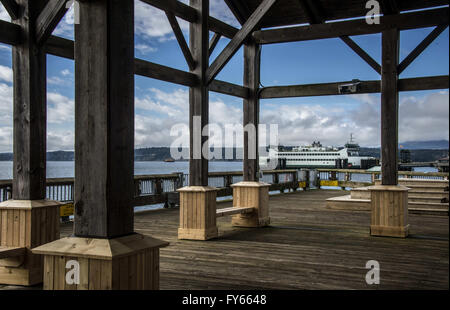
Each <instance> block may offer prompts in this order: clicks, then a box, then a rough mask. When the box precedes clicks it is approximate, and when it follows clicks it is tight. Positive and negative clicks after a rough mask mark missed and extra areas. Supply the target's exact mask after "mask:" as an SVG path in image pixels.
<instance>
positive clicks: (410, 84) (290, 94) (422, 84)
mask: <svg viewBox="0 0 450 310" xmlns="http://www.w3.org/2000/svg"><path fill="white" fill-rule="evenodd" d="M349 83H353V81H345V82H337V83H320V84H305V85H290V86H272V87H264V88H262V89H261V91H260V99H275V98H294V97H315V96H336V95H352V94H342V93H340V92H339V86H340V85H343V84H349ZM448 83H449V76H448V75H443V76H431V77H420V78H408V79H400V80H399V81H398V89H399V91H419V90H434V89H448V87H449V86H448V85H449V84H448ZM380 92H381V81H360V87H359V90H358V91H357V92H356V93H353V94H371V93H380Z"/></svg>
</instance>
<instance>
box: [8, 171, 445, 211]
mask: <svg viewBox="0 0 450 310" xmlns="http://www.w3.org/2000/svg"><path fill="white" fill-rule="evenodd" d="M380 176H381V173H380V172H369V171H366V170H356V169H349V170H345V169H317V170H270V171H263V172H262V177H261V181H262V182H266V183H269V184H270V188H269V191H270V192H274V191H280V192H285V191H296V190H297V189H298V188H303V189H308V188H320V187H323V186H333V187H341V188H343V189H345V188H354V187H362V186H369V185H371V184H374V183H375V180H376V179H379V178H380ZM448 176H449V174H448V173H441V172H428V173H426V172H409V171H399V177H401V178H421V179H448ZM188 180H189V176H188V175H187V174H183V173H172V174H154V175H139V176H135V178H134V185H135V203H134V205H135V206H137V207H138V206H146V205H154V204H164V205H165V206H166V207H168V206H172V205H174V204H177V203H178V200H179V195H178V193H177V192H176V190H177V189H178V188H181V187H183V186H187V185H189V184H188V183H189V181H188ZM240 181H242V172H240V171H233V172H210V173H209V185H210V186H214V187H217V188H218V189H219V190H218V192H217V196H218V197H227V196H231V195H232V193H233V190H232V188H231V185H232V184H235V183H238V182H240ZM11 194H12V181H11V180H0V202H1V201H5V200H8V199H11V196H12V195H11ZM47 199H51V200H57V201H61V202H67V203H68V204H70V203H72V202H73V199H74V179H73V178H61V179H47ZM68 212H69V213H70V210H69V211H68ZM62 214H63V213H62Z"/></svg>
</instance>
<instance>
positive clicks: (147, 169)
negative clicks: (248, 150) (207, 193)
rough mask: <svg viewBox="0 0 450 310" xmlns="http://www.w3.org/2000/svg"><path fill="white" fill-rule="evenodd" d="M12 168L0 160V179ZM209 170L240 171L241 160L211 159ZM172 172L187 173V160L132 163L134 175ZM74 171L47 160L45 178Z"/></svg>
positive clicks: (66, 164) (63, 163)
mask: <svg viewBox="0 0 450 310" xmlns="http://www.w3.org/2000/svg"><path fill="white" fill-rule="evenodd" d="M12 168H13V165H12V162H11V161H0V180H9V179H12V175H13V170H12ZM209 171H211V172H216V171H219V172H221V171H242V162H222V161H220V162H219V161H213V162H210V163H209ZM173 172H183V173H186V174H187V173H189V162H187V161H179V162H173V163H166V162H163V161H140V162H135V164H134V174H135V175H145V174H168V173H173ZM74 173H75V172H74V162H73V161H49V162H47V178H71V177H73V176H74Z"/></svg>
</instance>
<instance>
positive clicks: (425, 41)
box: [398, 24, 448, 74]
mask: <svg viewBox="0 0 450 310" xmlns="http://www.w3.org/2000/svg"><path fill="white" fill-rule="evenodd" d="M447 27H448V24H447V25H445V24H443V25H438V26H436V27H435V28H434V29H433V31H431V33H430V34H429V35H428V36H426V38H425V39H423V40H422V42H420V43H419V44H418V45H417V47H416V48H414V50H412V51H411V53H409V55H408V56H406V58H405V59H404V60H403V61H402V62H401V63H400V64H399V65H398V74H401V73H402V72H403V71H404V70H405V69H406V68H408V66H409V65H410V64H411V63H412V62H414V60H415V59H416V58H417V57H419V56H420V55H421V54H422V53H423V52H424V51H425V50H426V49H427V47H428V46H430V44H431V43H433V41H434V40H435V39H437V37H439V35H440V34H441V33H442V32H444V30H445V29H447Z"/></svg>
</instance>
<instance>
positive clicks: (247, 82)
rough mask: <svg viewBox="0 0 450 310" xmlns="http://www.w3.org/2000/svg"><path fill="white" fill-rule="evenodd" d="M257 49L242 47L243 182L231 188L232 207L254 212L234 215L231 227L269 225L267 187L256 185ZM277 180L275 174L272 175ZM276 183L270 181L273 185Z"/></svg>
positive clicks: (258, 63)
mask: <svg viewBox="0 0 450 310" xmlns="http://www.w3.org/2000/svg"><path fill="white" fill-rule="evenodd" d="M260 65H261V47H260V45H258V44H256V43H255V42H254V41H253V40H248V42H247V43H246V44H245V46H244V79H243V80H244V87H247V88H248V90H249V94H248V97H247V98H245V99H244V107H243V110H244V117H243V121H244V124H243V125H244V171H243V174H244V177H243V179H244V180H243V182H239V183H237V184H234V185H232V187H233V207H234V208H245V207H250V208H254V209H255V211H253V212H251V213H245V214H237V215H234V216H233V217H232V219H231V224H232V225H233V226H241V227H263V226H267V225H269V223H270V217H269V187H270V184H266V183H262V182H259V160H258V158H259V156H258V153H259V152H258V147H259V145H258V142H259V141H258V125H259V94H258V91H259V83H260ZM275 176H276V178H277V180H278V174H276V173H275V174H274V177H275ZM277 182H278V181H275V180H274V183H277Z"/></svg>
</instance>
